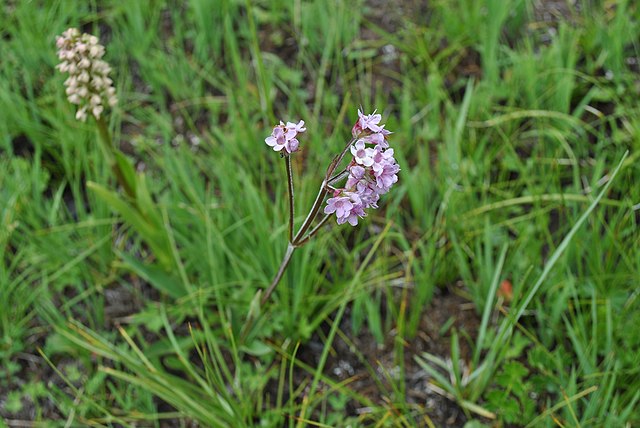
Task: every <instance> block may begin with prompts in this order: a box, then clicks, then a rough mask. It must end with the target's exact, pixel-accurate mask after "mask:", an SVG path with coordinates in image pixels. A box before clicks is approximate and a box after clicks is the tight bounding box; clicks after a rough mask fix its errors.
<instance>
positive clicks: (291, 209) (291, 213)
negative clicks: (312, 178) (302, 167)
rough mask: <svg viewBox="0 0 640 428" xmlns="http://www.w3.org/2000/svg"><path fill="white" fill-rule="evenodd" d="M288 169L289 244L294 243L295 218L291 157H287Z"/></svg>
mask: <svg viewBox="0 0 640 428" xmlns="http://www.w3.org/2000/svg"><path fill="white" fill-rule="evenodd" d="M285 162H286V169H287V183H288V190H289V242H293V218H294V216H295V214H294V213H295V208H294V207H295V204H294V197H293V177H292V174H291V155H287V156H285Z"/></svg>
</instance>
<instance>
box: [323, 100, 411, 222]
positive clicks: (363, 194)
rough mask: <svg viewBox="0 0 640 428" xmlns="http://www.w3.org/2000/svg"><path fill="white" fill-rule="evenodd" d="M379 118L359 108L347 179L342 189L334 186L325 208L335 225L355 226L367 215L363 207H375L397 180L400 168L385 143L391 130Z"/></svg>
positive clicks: (377, 115)
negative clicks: (332, 217)
mask: <svg viewBox="0 0 640 428" xmlns="http://www.w3.org/2000/svg"><path fill="white" fill-rule="evenodd" d="M380 120H381V116H380V115H379V114H376V113H375V112H373V113H372V114H370V115H365V114H363V113H362V112H361V111H360V110H358V120H357V121H356V124H355V125H354V127H353V130H352V133H353V136H354V138H358V140H357V141H356V142H355V143H354V144H353V145H352V146H351V147H350V151H351V155H352V156H353V158H352V160H351V162H350V163H349V166H348V167H347V172H348V173H349V175H348V177H347V181H346V183H345V185H344V188H339V189H335V191H334V197H333V198H330V199H328V200H327V206H326V207H325V210H324V212H325V214H334V213H335V215H336V219H337V222H338V224H343V223H345V222H348V223H349V224H351V225H353V226H355V225H357V224H358V219H359V218H362V217H365V216H366V211H365V210H367V209H369V208H374V209H375V208H378V200H379V199H380V195H382V194H385V193H387V192H388V191H389V189H390V188H391V187H392V186H393V185H394V184H395V183H396V182H397V181H398V172H400V167H399V166H398V164H397V163H396V160H395V158H394V157H393V154H394V152H393V149H391V148H389V143H388V142H387V136H388V135H389V134H391V132H390V131H388V130H386V129H385V128H384V125H380V124H379V123H380ZM367 145H373V146H374V147H367Z"/></svg>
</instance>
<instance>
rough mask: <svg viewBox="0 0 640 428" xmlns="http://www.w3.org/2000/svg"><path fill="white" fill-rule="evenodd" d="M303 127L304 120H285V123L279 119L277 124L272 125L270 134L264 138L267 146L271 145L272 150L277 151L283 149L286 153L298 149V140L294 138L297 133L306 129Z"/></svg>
mask: <svg viewBox="0 0 640 428" xmlns="http://www.w3.org/2000/svg"><path fill="white" fill-rule="evenodd" d="M306 130H307V128H305V127H304V120H301V121H300V122H298V123H297V124H296V123H293V122H287V124H286V125H285V124H284V123H283V122H282V121H280V124H279V125H276V126H274V127H273V131H272V132H271V135H270V136H268V137H267V138H265V139H264V142H265V143H267V145H268V146H269V147H272V148H273V150H274V151H276V152H279V151H282V149H284V150H285V151H286V152H287V153H289V154H291V153H293V152H296V151H298V146H299V145H300V142H299V141H298V139H297V138H296V136H297V135H298V133H300V132H304V131H306Z"/></svg>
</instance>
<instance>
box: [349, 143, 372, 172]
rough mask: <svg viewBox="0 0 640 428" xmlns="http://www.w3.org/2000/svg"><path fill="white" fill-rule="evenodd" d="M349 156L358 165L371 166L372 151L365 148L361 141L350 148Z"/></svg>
mask: <svg viewBox="0 0 640 428" xmlns="http://www.w3.org/2000/svg"><path fill="white" fill-rule="evenodd" d="M351 154H352V155H353V157H354V158H355V161H356V162H357V163H359V164H360V165H364V166H371V165H373V157H372V156H373V149H370V148H365V145H364V141H363V140H358V141H357V142H356V143H355V144H354V145H353V146H351Z"/></svg>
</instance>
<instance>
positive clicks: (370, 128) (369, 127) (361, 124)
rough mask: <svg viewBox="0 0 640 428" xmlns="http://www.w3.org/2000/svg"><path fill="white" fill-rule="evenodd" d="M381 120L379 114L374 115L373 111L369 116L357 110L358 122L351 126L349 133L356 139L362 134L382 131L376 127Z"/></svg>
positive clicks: (379, 127)
mask: <svg viewBox="0 0 640 428" xmlns="http://www.w3.org/2000/svg"><path fill="white" fill-rule="evenodd" d="M381 120H382V116H381V115H380V114H376V112H375V111H374V112H373V113H371V114H363V113H362V112H361V111H360V109H358V120H357V121H356V123H355V125H353V129H352V130H351V133H352V134H353V136H354V137H358V136H359V135H360V134H361V133H363V132H373V133H377V132H380V131H382V129H383V128H382V127H381V126H379V125H378V123H380V121H381Z"/></svg>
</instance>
